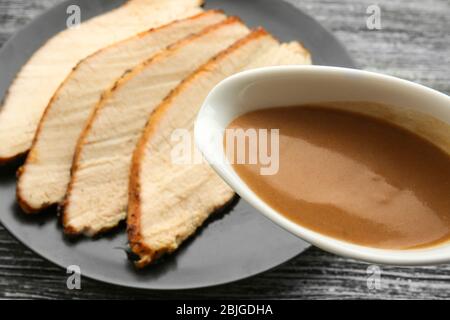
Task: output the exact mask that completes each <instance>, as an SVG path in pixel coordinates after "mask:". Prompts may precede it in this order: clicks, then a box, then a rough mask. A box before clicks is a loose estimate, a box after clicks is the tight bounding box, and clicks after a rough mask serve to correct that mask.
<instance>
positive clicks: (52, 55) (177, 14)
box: [0, 0, 202, 163]
mask: <svg viewBox="0 0 450 320" xmlns="http://www.w3.org/2000/svg"><path fill="white" fill-rule="evenodd" d="M201 4H202V0H129V1H128V2H127V3H126V4H124V5H123V6H121V7H119V8H118V9H115V10H113V11H110V12H108V13H106V14H103V15H101V16H98V17H95V18H93V19H90V20H88V21H86V22H84V23H82V24H81V25H80V26H78V27H76V28H69V29H66V30H64V31H62V32H60V33H58V34H57V35H55V36H54V37H53V38H51V39H50V40H49V41H48V42H47V43H45V44H44V45H43V46H42V47H41V48H40V49H39V50H38V51H37V52H36V53H35V54H34V55H33V56H32V57H31V58H30V60H29V61H28V62H27V63H26V64H25V66H24V67H23V68H22V70H21V71H20V72H19V74H18V75H17V77H16V79H15V80H14V82H13V84H12V85H11V87H10V89H9V92H8V94H7V95H6V98H5V100H4V104H3V106H2V108H1V110H0V163H1V162H6V161H9V160H11V159H13V158H15V157H17V156H19V155H21V154H23V153H25V152H26V151H27V150H28V149H29V148H30V146H31V142H32V140H33V137H34V134H35V132H36V128H37V125H38V123H39V120H40V118H41V116H42V114H43V112H44V110H45V108H46V107H47V105H48V103H49V100H50V98H51V97H52V96H53V94H54V93H55V91H56V90H57V89H58V86H59V85H60V84H61V82H62V81H64V79H65V78H66V77H67V76H68V74H69V73H70V72H71V70H72V69H73V68H74V67H75V66H76V64H77V63H78V62H79V61H80V60H81V59H83V58H85V57H86V56H88V55H90V54H92V53H94V52H96V51H97V50H99V49H101V48H104V47H106V46H108V45H111V44H113V43H115V42H117V41H121V40H124V39H126V38H128V37H130V36H132V35H135V34H136V33H138V32H142V31H145V30H148V29H149V28H154V27H158V26H161V25H164V24H167V23H169V22H171V21H173V20H175V19H180V18H185V17H189V16H192V15H195V14H198V13H199V12H201V11H202V9H201V8H200V7H199V5H201Z"/></svg>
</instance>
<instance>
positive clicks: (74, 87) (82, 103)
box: [17, 11, 226, 213]
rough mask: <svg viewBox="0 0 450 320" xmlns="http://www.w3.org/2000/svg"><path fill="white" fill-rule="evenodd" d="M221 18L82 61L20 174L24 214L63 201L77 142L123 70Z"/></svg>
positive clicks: (138, 39) (146, 36)
mask: <svg viewBox="0 0 450 320" xmlns="http://www.w3.org/2000/svg"><path fill="white" fill-rule="evenodd" d="M225 18H226V17H225V15H224V14H222V13H221V12H218V11H208V12H205V13H201V14H199V15H196V16H194V17H192V18H188V19H184V20H180V21H175V22H172V23H170V24H168V25H165V26H163V27H160V28H157V29H152V30H150V31H146V32H144V33H141V34H139V35H137V36H133V37H132V38H130V39H127V40H124V41H122V42H119V43H117V44H114V45H112V46H109V47H106V48H104V49H101V50H99V51H97V52H96V53H94V54H93V55H90V56H88V57H87V58H85V59H83V60H82V61H81V62H80V63H79V64H78V65H77V67H76V68H75V69H74V70H73V71H72V72H71V74H70V75H69V76H68V77H67V78H66V80H65V81H64V82H63V83H62V85H61V86H60V87H59V89H58V90H57V91H56V93H55V95H54V96H53V98H52V100H51V102H50V104H49V105H48V107H47V109H46V111H45V113H44V115H43V117H42V119H41V121H40V123H39V126H38V130H37V132H36V136H35V138H34V141H33V144H32V147H31V149H30V152H29V153H28V157H27V160H26V162H25V165H24V166H23V167H22V168H21V169H20V170H19V180H18V184H17V198H18V201H19V204H20V206H21V207H22V208H23V210H24V211H25V212H28V213H34V212H38V211H40V210H42V209H45V208H46V207H48V206H50V205H54V204H57V203H60V202H61V201H62V200H63V199H64V196H65V194H66V191H67V185H68V184H69V181H70V168H71V166H72V160H73V156H74V153H75V147H76V143H77V141H78V138H79V136H80V134H81V132H82V130H83V128H84V127H85V124H86V121H87V119H88V118H89V116H90V115H91V113H92V112H93V110H94V108H95V106H96V104H97V103H98V102H99V100H100V98H101V95H102V93H103V92H104V91H105V90H107V89H109V88H111V87H112V86H113V85H114V83H115V81H117V79H119V78H120V77H121V76H122V75H123V74H124V73H125V72H126V71H127V70H130V69H132V68H134V67H135V66H137V65H139V64H140V63H142V62H144V61H146V60H148V59H149V58H151V57H152V56H153V55H155V54H156V53H158V52H159V51H161V50H164V49H165V48H167V46H169V45H170V44H173V43H175V42H177V41H179V40H182V39H183V38H185V37H187V36H189V35H191V34H193V33H197V32H199V31H201V30H202V29H204V28H206V27H207V26H211V25H214V24H216V23H218V22H220V21H223V20H224V19H225Z"/></svg>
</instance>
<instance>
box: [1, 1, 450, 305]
mask: <svg viewBox="0 0 450 320" xmlns="http://www.w3.org/2000/svg"><path fill="white" fill-rule="evenodd" d="M61 1H62V0H0V45H2V44H3V43H4V42H5V41H6V40H7V39H8V38H9V37H10V36H11V35H12V34H13V33H14V32H15V31H16V30H17V29H19V28H20V27H22V26H23V25H25V24H26V23H28V22H29V21H30V20H31V19H33V18H34V17H35V16H36V15H38V14H40V13H41V12H43V11H44V10H46V9H47V8H49V7H51V6H53V5H55V4H57V3H59V2H61ZM246 1H251V0H246ZM274 1H275V0H274ZM278 1H281V0H278ZM287 1H289V2H292V3H294V4H295V5H296V6H298V8H300V9H301V10H303V11H305V12H307V13H308V14H310V15H311V16H313V17H314V18H316V19H317V20H319V21H320V22H321V23H322V24H323V25H324V26H325V27H326V28H328V29H329V30H330V31H332V32H333V33H334V34H335V35H336V36H337V37H338V38H340V40H341V41H342V42H343V43H344V44H345V45H346V46H347V48H348V50H349V51H350V53H351V54H352V55H353V57H354V58H355V60H356V61H357V63H358V65H359V66H360V67H361V68H363V69H367V70H373V71H379V72H383V73H387V74H391V75H395V76H399V77H402V78H405V79H408V80H412V81H416V82H419V83H422V84H424V85H427V86H430V87H432V88H434V89H437V90H440V91H442V92H444V93H446V94H449V93H450V83H449V82H450V2H449V1H448V0H401V1H400V0H397V1H390V0H379V1H376V0H359V1H356V0H287ZM372 4H377V5H378V6H379V7H380V8H381V26H382V29H381V30H368V29H367V27H366V17H367V14H366V9H367V7H368V6H370V5H372ZM0 76H1V75H0ZM367 268H368V265H367V264H365V263H362V262H357V261H352V260H349V259H344V258H340V257H337V256H335V255H332V254H329V253H326V252H324V251H321V250H319V249H316V248H311V249H310V250H308V251H306V252H305V253H304V254H302V255H300V256H298V257H297V258H295V259H293V260H292V261H290V262H289V263H286V264H284V265H282V266H280V267H278V268H276V269H275V270H272V271H269V272H266V273H264V274H261V275H259V276H255V277H253V278H250V279H247V280H243V281H240V282H237V283H234V284H230V285H224V286H220V287H215V288H210V289H202V290H194V291H177V292H157V291H139V290H129V289H124V288H119V287H114V286H110V285H107V284H103V283H99V282H96V281H92V280H88V279H82V290H80V291H69V290H68V289H67V287H66V276H67V275H66V273H65V270H62V269H60V268H58V267H55V266H54V265H52V264H51V263H49V262H47V261H45V260H43V259H42V258H40V257H38V256H36V255H35V254H33V253H32V252H30V251H29V250H27V249H26V248H25V247H24V246H23V245H21V244H20V243H18V242H17V241H16V240H14V239H13V237H11V236H10V235H9V234H8V232H7V231H6V230H4V229H3V228H2V227H1V226H0V298H68V299H70V298H99V299H118V298H124V299H128V298H161V299H166V298H167V299H168V298H181V299H183V298H269V299H277V298H285V299H328V298H338V299H345V298H355V299H373V298H382V299H418V298H420V299H421V298H423V299H445V298H449V297H450V266H449V265H441V266H431V267H421V268H398V267H386V266H383V267H381V278H380V284H381V287H380V288H379V289H369V287H368V285H367V280H368V275H367Z"/></svg>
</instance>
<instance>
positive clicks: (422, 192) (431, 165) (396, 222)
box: [225, 102, 450, 249]
mask: <svg viewBox="0 0 450 320" xmlns="http://www.w3.org/2000/svg"><path fill="white" fill-rule="evenodd" d="M362 104H364V103H363V102H362ZM237 128H242V129H244V130H247V129H250V128H253V129H279V130H280V132H279V170H278V172H277V173H276V174H274V175H261V174H260V173H261V171H260V169H261V164H260V163H257V164H233V167H234V169H235V171H236V172H237V174H238V175H239V176H240V177H241V178H242V179H243V180H244V182H246V183H247V185H248V186H249V187H250V188H251V189H252V190H253V191H254V192H255V193H256V194H257V195H258V196H259V197H260V198H261V199H262V200H263V201H265V202H266V203H267V204H269V205H270V206H271V207H272V208H274V209H275V210H277V211H278V212H280V213H281V214H283V215H284V216H285V217H287V218H288V219H290V220H291V221H293V222H295V223H297V224H299V225H301V226H304V227H307V228H309V229H312V230H314V231H317V232H320V233H322V234H324V235H327V236H331V237H334V238H338V239H341V240H345V241H348V242H352V243H356V244H360V245H366V246H371V247H376V248H385V249H410V248H417V247H427V246H431V245H435V244H437V243H440V242H443V241H447V240H448V239H450V156H449V155H448V154H447V153H446V152H444V151H442V150H441V149H440V148H438V147H437V146H435V145H434V144H432V143H430V142H428V141H427V140H425V139H423V138H421V137H419V136H418V135H416V134H413V133H411V132H409V131H407V130H405V129H403V128H401V127H399V126H397V125H394V124H391V123H389V122H387V121H384V120H380V119H377V118H375V117H370V116H365V115H360V114H357V113H353V112H348V111H342V110H333V109H330V108H327V107H326V105H324V106H322V107H319V108H317V107H311V106H300V107H286V108H271V109H265V110H260V111H255V112H251V113H248V114H245V115H243V116H241V117H239V118H238V119H236V120H235V121H234V122H233V123H232V124H231V125H230V126H229V129H237ZM226 144H227V143H226V141H225V145H226ZM247 146H248V144H246V148H247ZM246 152H248V150H246Z"/></svg>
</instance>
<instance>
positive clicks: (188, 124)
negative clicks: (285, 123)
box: [128, 30, 310, 267]
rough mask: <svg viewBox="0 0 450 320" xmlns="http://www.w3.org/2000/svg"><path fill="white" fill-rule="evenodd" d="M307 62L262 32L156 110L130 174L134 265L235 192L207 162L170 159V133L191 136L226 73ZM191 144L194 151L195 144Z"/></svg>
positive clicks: (173, 244) (186, 232)
mask: <svg viewBox="0 0 450 320" xmlns="http://www.w3.org/2000/svg"><path fill="white" fill-rule="evenodd" d="M308 63H310V58H309V54H308V52H307V51H306V50H305V49H303V48H302V47H301V46H300V45H299V44H298V43H291V44H284V45H280V44H279V43H278V42H277V41H276V40H275V39H273V38H272V37H271V36H270V35H268V34H267V33H266V32H264V31H263V30H260V31H258V32H255V33H253V34H251V35H250V36H249V37H248V38H247V39H245V40H242V41H240V42H239V43H237V44H236V45H234V46H233V47H232V48H230V49H229V50H227V51H225V52H224V53H222V54H221V55H219V56H218V57H216V58H215V59H213V60H211V61H210V62H209V63H207V64H206V65H205V66H203V67H202V68H201V69H200V70H199V71H197V72H196V73H194V74H193V75H192V76H190V77H189V78H188V79H187V80H185V81H184V82H183V83H182V84H181V85H180V86H179V87H178V88H177V89H176V90H175V91H173V93H172V94H171V95H170V96H169V97H168V98H166V99H165V101H164V103H162V104H161V105H160V106H159V107H158V108H157V109H156V111H155V112H154V113H153V115H152V116H151V118H150V120H149V123H148V124H147V126H146V129H145V132H144V134H143V136H142V138H141V139H140V141H139V143H138V146H137V149H136V151H135V153H134V156H133V164H132V169H131V174H130V187H129V189H130V190H129V209H128V236H129V241H130V247H131V249H132V251H133V252H134V253H135V254H136V255H138V256H139V257H140V260H139V261H137V262H136V266H137V267H144V266H146V265H147V264H149V263H151V262H152V261H154V260H155V259H157V258H158V257H160V256H161V255H163V254H165V253H170V252H172V251H174V250H176V249H177V248H178V247H179V246H180V244H181V243H182V242H183V241H184V240H185V239H187V238H188V237H189V236H191V235H192V234H193V233H194V232H195V231H196V230H197V228H198V227H200V226H201V225H202V224H203V223H204V221H205V220H206V219H207V218H208V217H209V215H210V214H211V213H213V212H215V211H216V210H218V209H220V208H222V207H224V206H226V205H227V204H228V203H229V202H230V201H231V200H232V199H233V197H234V195H235V193H234V191H233V190H232V189H231V188H230V187H229V186H228V185H227V184H226V183H225V182H223V180H222V179H221V178H220V177H219V176H218V175H217V174H216V173H215V172H214V171H213V170H212V169H211V168H210V166H209V165H208V164H206V163H204V162H202V161H197V162H193V163H185V164H179V163H178V164H177V162H176V161H174V158H172V156H173V153H174V150H176V149H177V147H176V146H177V144H178V143H179V142H180V141H179V139H178V138H176V136H175V137H174V136H173V134H174V133H175V130H177V131H178V130H180V129H181V130H183V129H184V130H186V132H188V133H189V138H191V139H193V133H192V132H193V125H194V120H195V118H196V115H197V112H198V110H199V108H200V107H201V105H202V103H203V101H204V99H205V98H206V96H207V95H208V93H209V92H210V91H211V89H212V88H213V87H214V86H215V85H216V84H218V83H219V82H220V81H221V80H223V79H224V78H226V77H227V76H231V75H232V74H234V73H236V72H239V71H243V70H246V69H249V68H256V67H262V66H273V65H285V64H308ZM178 132H180V131H178ZM186 141H189V139H185V142H186ZM191 142H192V140H191ZM192 148H193V150H196V149H195V146H194V145H193V142H192ZM195 154H196V152H193V153H192V155H193V158H192V159H195V158H194V155H195ZM188 156H190V155H188Z"/></svg>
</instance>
